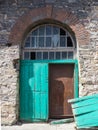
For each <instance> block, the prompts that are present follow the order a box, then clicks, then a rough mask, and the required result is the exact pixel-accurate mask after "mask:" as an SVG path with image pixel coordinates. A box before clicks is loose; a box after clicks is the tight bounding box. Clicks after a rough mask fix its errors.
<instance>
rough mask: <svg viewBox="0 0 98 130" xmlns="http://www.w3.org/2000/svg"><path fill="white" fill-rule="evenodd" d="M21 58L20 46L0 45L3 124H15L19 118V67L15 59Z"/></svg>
mask: <svg viewBox="0 0 98 130" xmlns="http://www.w3.org/2000/svg"><path fill="white" fill-rule="evenodd" d="M17 58H18V59H19V47H18V46H12V47H5V46H1V47H0V86H1V121H2V124H14V123H16V119H18V109H19V95H18V94H19V93H18V92H19V81H18V75H19V74H18V67H16V66H15V65H14V60H15V59H17Z"/></svg>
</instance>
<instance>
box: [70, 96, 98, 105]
mask: <svg viewBox="0 0 98 130" xmlns="http://www.w3.org/2000/svg"><path fill="white" fill-rule="evenodd" d="M95 97H96V98H98V94H94V95H90V96H84V97H79V98H75V99H71V100H68V102H70V103H76V102H79V101H83V100H86V99H91V98H95Z"/></svg>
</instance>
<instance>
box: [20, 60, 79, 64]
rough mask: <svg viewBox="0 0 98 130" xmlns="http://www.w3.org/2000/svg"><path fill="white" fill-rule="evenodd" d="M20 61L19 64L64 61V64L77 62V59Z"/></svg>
mask: <svg viewBox="0 0 98 130" xmlns="http://www.w3.org/2000/svg"><path fill="white" fill-rule="evenodd" d="M20 63H21V65H22V64H23V63H26V64H30V63H61V64H62V63H65V64H67V63H68V64H69V63H76V64H78V60H76V59H75V60H71V59H68V60H20Z"/></svg>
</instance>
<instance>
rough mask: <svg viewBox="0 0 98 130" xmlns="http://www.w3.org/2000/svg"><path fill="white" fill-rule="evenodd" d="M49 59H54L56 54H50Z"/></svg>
mask: <svg viewBox="0 0 98 130" xmlns="http://www.w3.org/2000/svg"><path fill="white" fill-rule="evenodd" d="M49 59H50V60H51V59H54V52H49Z"/></svg>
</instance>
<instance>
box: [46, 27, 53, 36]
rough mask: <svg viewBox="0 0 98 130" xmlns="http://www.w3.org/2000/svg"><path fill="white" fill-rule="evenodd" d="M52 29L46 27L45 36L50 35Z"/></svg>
mask: <svg viewBox="0 0 98 130" xmlns="http://www.w3.org/2000/svg"><path fill="white" fill-rule="evenodd" d="M51 32H52V27H51V26H50V25H47V26H46V35H51Z"/></svg>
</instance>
